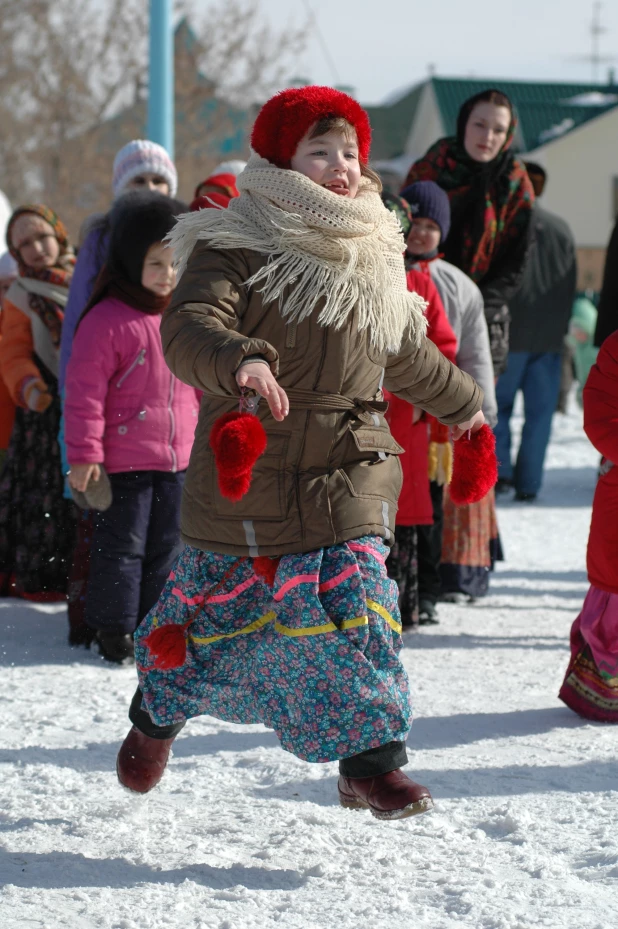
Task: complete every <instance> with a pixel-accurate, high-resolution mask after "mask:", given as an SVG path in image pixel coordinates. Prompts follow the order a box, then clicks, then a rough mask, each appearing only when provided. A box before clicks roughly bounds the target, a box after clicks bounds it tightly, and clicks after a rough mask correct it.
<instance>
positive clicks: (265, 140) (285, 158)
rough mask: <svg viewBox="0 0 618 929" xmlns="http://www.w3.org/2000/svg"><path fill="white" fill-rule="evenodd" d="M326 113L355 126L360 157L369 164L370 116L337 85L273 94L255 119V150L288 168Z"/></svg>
mask: <svg viewBox="0 0 618 929" xmlns="http://www.w3.org/2000/svg"><path fill="white" fill-rule="evenodd" d="M326 116H339V117H342V118H343V119H345V120H346V121H347V122H349V123H350V124H351V125H352V126H354V128H355V130H356V137H357V139H358V156H359V159H360V161H361V162H362V163H363V164H366V163H367V161H368V160H369V147H370V145H371V126H370V125H369V117H368V116H367V114H366V112H365V111H364V109H363V108H362V106H361V105H360V103H357V102H356V100H354V99H353V98H352V97H350V96H348V94H344V93H342V92H341V91H340V90H335V89H334V87H317V86H311V87H293V88H291V89H290V90H282V91H281V93H278V94H275V96H274V97H271V98H270V100H268V101H267V102H266V103H265V104H264V106H263V107H262V109H261V110H260V112H259V113H258V115H257V119H256V120H255V124H254V126H253V132H252V133H251V145H252V147H253V150H254V151H256V152H257V153H258V155H261V156H262V158H266V159H267V161H270V162H271V163H272V164H275V165H277V166H278V167H279V168H287V167H289V164H290V161H291V160H292V156H293V155H294V153H295V152H296V149H297V147H298V143H299V142H300V140H301V139H302V137H303V136H304V135H305V133H306V132H307V130H308V129H309V128H310V127H311V126H313V124H314V123H316V122H317V121H318V120H319V119H324V117H326Z"/></svg>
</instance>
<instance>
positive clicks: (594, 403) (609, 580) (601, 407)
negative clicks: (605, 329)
mask: <svg viewBox="0 0 618 929" xmlns="http://www.w3.org/2000/svg"><path fill="white" fill-rule="evenodd" d="M584 429H585V432H586V435H587V436H588V438H589V439H590V441H591V442H592V444H593V445H594V447H595V448H596V449H598V451H599V452H600V453H601V454H602V455H603V462H602V465H601V476H600V477H599V481H598V483H597V487H596V491H595V494H594V503H593V505H592V522H591V525H590V537H589V539H588V579H589V581H590V583H591V584H593V585H594V586H595V587H597V588H598V589H599V590H605V591H607V593H611V594H618V332H614V333H613V335H610V336H609V337H608V338H607V339H606V340H605V342H604V343H603V347H602V348H601V351H600V352H599V356H598V358H597V362H596V364H595V365H594V366H593V368H592V369H591V371H590V374H589V375H588V380H587V381H586V386H585V387H584Z"/></svg>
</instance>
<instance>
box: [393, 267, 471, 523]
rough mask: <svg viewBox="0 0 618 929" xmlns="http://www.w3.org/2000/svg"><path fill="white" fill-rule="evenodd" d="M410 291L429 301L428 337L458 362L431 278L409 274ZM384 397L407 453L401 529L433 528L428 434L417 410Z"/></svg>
mask: <svg viewBox="0 0 618 929" xmlns="http://www.w3.org/2000/svg"><path fill="white" fill-rule="evenodd" d="M407 279H408V289H409V290H414V291H416V293H417V294H420V295H421V297H423V298H424V299H425V300H426V301H427V304H428V306H427V309H426V310H425V315H426V317H427V322H428V326H427V336H428V337H429V338H430V339H431V341H432V342H435V344H436V345H437V346H438V348H439V349H440V351H441V352H442V354H443V355H446V357H447V358H448V359H449V361H452V362H453V363H454V362H455V357H456V355H457V337H456V336H455V333H454V332H453V329H452V327H451V324H450V323H449V321H448V317H447V315H446V310H445V309H444V305H443V303H442V299H441V297H440V294H439V293H438V290H437V288H436V285H435V284H434V283H433V281H432V279H431V278H430V276H429V275H428V274H423V272H422V271H416V270H414V269H413V270H410V271H408V273H407ZM384 396H385V397H386V399H387V400H388V402H389V409H388V413H387V414H386V418H387V419H388V422H389V425H390V427H391V432H392V433H393V436H394V437H395V439H396V440H397V442H399V444H400V445H401V446H402V447H403V448H404V449H405V453H404V454H403V455H402V456H401V467H402V469H403V487H402V489H401V494H400V497H399V509H398V512H397V525H398V526H430V525H431V524H432V523H433V515H432V512H433V511H432V505H431V496H430V493H429V474H428V457H429V433H428V423H427V420H426V419H425V416H424V415H423V416H422V417H421V419H419V421H418V422H416V423H413V421H412V420H413V415H414V407H413V406H411V405H410V404H409V403H407V402H406V401H405V400H400V399H399V397H395V396H393V395H392V394H390V393H389V392H388V391H385V392H384Z"/></svg>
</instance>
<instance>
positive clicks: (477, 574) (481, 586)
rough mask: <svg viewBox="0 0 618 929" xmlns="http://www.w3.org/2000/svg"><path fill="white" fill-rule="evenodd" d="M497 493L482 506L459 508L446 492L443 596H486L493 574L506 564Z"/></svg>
mask: <svg viewBox="0 0 618 929" xmlns="http://www.w3.org/2000/svg"><path fill="white" fill-rule="evenodd" d="M503 558H504V556H503V554H502V546H501V544H500V536H499V534H498V520H497V517H496V498H495V494H494V491H493V490H490V491H489V493H488V494H487V495H486V496H485V497H483V499H482V500H480V501H479V502H478V503H469V504H468V505H466V506H456V505H455V504H454V503H453V501H452V500H451V498H450V495H449V492H448V487H447V488H446V490H445V493H444V530H443V534H442V563H441V565H440V577H441V580H442V592H443V593H464V594H468V596H470V597H484V596H485V594H486V593H487V590H488V587H489V573H490V571H493V568H494V564H495V562H496V561H503Z"/></svg>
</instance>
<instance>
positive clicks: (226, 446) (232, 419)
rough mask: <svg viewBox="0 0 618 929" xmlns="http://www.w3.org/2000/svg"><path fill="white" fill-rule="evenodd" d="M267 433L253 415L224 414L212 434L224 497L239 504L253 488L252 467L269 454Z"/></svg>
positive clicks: (212, 445) (212, 446)
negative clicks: (267, 451) (260, 458)
mask: <svg viewBox="0 0 618 929" xmlns="http://www.w3.org/2000/svg"><path fill="white" fill-rule="evenodd" d="M266 444H267V439H266V432H265V431H264V427H263V425H262V423H261V422H260V421H259V419H258V418H257V416H253V415H252V414H251V413H224V414H223V416H220V417H219V419H217V421H216V422H215V424H214V425H213V427H212V429H211V432H210V447H211V448H212V450H213V452H214V453H215V463H216V465H217V475H218V479H219V490H220V492H221V496H223V497H226V498H227V499H228V500H232V501H233V502H234V503H237V502H238V501H239V500H241V499H242V497H244V495H245V494H246V493H247V491H248V490H249V487H250V486H251V477H252V471H253V466H254V464H255V462H256V461H257V460H258V458H259V457H260V455H263V454H264V452H265V451H266Z"/></svg>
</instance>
